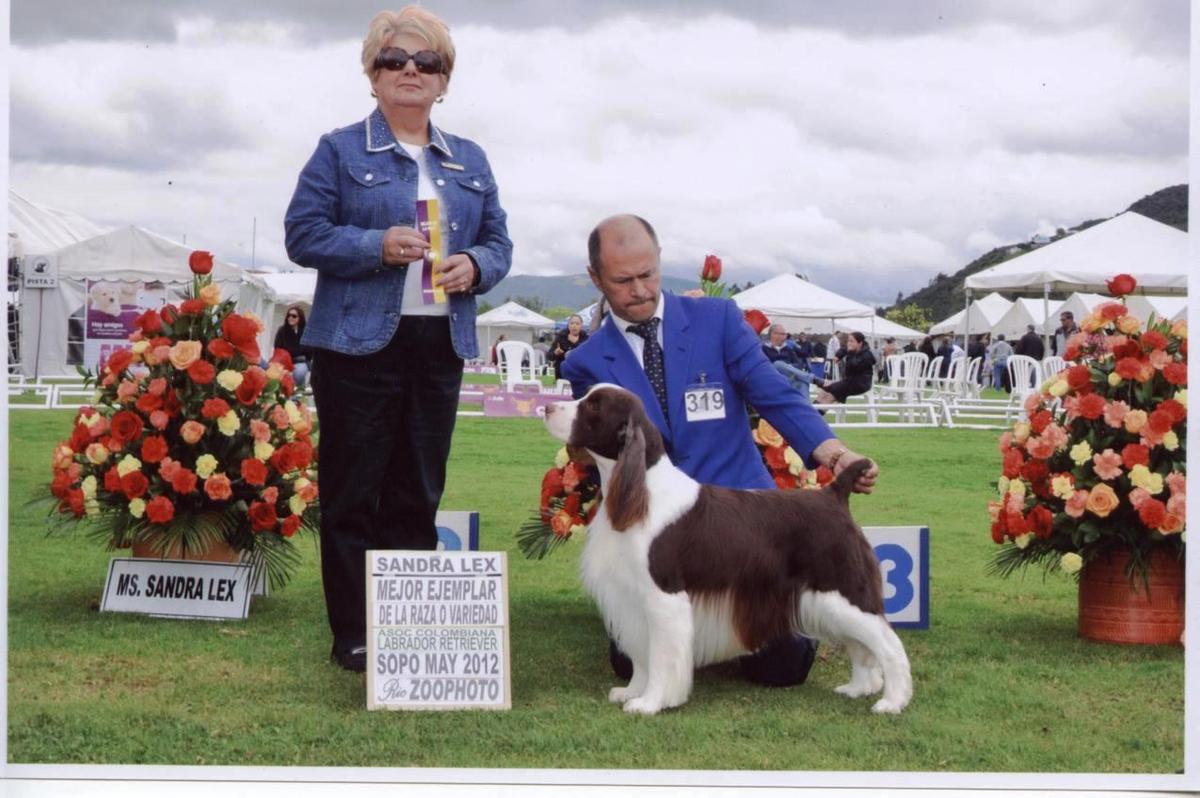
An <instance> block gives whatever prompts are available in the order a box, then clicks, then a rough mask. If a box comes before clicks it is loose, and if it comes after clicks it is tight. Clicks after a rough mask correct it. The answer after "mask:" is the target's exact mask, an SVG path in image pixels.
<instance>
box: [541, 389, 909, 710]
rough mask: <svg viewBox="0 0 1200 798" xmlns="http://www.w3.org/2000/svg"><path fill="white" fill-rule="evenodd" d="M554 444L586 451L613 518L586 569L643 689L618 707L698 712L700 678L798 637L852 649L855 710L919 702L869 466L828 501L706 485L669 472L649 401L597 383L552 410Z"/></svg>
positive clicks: (813, 493)
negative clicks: (888, 606) (888, 597)
mask: <svg viewBox="0 0 1200 798" xmlns="http://www.w3.org/2000/svg"><path fill="white" fill-rule="evenodd" d="M545 423H546V427H547V429H548V430H549V432H550V434H551V435H553V436H554V437H555V438H558V439H559V440H561V441H564V442H565V443H566V444H567V445H568V446H569V447H574V448H577V449H578V448H582V449H586V450H587V451H588V452H589V453H590V454H591V455H592V457H593V458H594V459H595V461H596V464H597V466H598V467H599V470H600V484H601V489H602V492H603V495H604V500H603V507H602V509H601V510H600V512H598V513H597V514H596V517H595V519H594V520H593V521H592V525H591V527H590V528H589V529H588V536H587V543H586V546H585V548H584V551H583V555H582V561H581V565H580V569H581V572H582V579H583V583H584V586H585V587H586V588H587V590H588V591H589V592H590V593H591V594H592V597H593V598H594V599H595V600H596V603H597V604H598V605H599V608H600V612H601V614H602V615H603V617H604V621H605V624H606V625H607V627H608V631H609V634H610V635H611V636H612V638H613V639H614V640H615V641H616V642H617V644H618V645H619V646H620V647H621V649H622V650H623V651H625V652H626V653H627V654H629V657H630V659H632V660H633V678H632V679H631V680H630V682H629V685H628V686H626V687H615V688H613V689H612V690H611V691H610V692H609V694H608V698H609V700H610V701H612V702H614V703H621V704H623V705H624V709H625V711H626V712H633V713H640V714H646V715H653V714H655V713H657V712H658V711H660V710H662V709H667V708H670V707H676V706H680V705H682V704H683V703H685V702H686V701H687V700H688V695H689V694H690V693H691V689H692V672H693V669H694V668H697V667H700V666H702V665H707V664H710V663H713V662H721V661H724V660H728V659H732V658H734V657H738V656H741V655H743V654H747V653H750V652H752V651H754V650H756V649H758V648H759V647H760V646H762V645H764V644H765V643H767V642H768V641H771V640H775V639H777V638H779V637H782V636H784V635H787V634H794V633H800V634H805V635H808V636H810V637H815V638H817V639H819V640H825V641H830V642H833V643H840V644H842V645H843V646H845V648H846V651H847V653H848V655H849V657H850V662H851V664H852V671H851V675H850V681H849V682H847V683H846V684H843V685H842V686H840V687H838V688H836V691H837V692H839V693H841V694H843V695H846V696H850V697H852V698H857V697H860V696H866V695H871V694H873V693H877V692H879V690H881V689H882V690H883V696H882V698H880V699H879V700H878V701H876V702H875V704H874V706H873V707H872V710H873V711H875V712H889V713H898V712H900V711H901V710H903V709H904V707H905V706H906V705H907V704H908V702H909V699H910V698H911V697H912V677H911V674H910V671H909V664H908V657H907V655H906V654H905V652H904V646H903V644H901V642H900V638H899V637H897V636H896V633H895V632H893V631H892V628H891V626H889V625H888V622H887V621H886V620H885V619H884V617H883V588H882V583H881V578H880V573H879V564H878V562H877V560H876V558H875V554H874V552H873V551H872V550H871V545H870V544H869V543H868V542H867V539H866V537H864V536H863V533H862V530H861V529H860V528H859V527H858V525H857V524H855V523H854V519H853V518H851V516H850V506H849V500H848V496H849V493H850V489H851V487H852V486H853V484H854V481H855V480H856V479H857V478H858V476H859V474H860V473H861V472H862V471H863V469H865V468H867V467H869V465H870V461H868V460H865V459H864V460H861V461H859V462H856V463H852V464H851V465H850V466H849V467H848V468H846V469H845V470H844V471H842V473H841V474H840V475H839V476H838V478H837V479H836V480H835V481H834V483H833V484H832V485H831V486H829V487H828V488H826V489H824V490H731V489H728V488H722V487H717V486H713V485H701V484H699V483H697V482H696V481H695V480H693V479H692V478H690V477H689V476H688V475H686V474H684V473H683V472H682V471H680V470H679V469H678V468H676V467H675V466H674V465H672V464H671V461H670V460H669V459H668V458H667V457H666V456H665V453H664V448H663V442H662V436H661V435H660V434H659V432H658V430H657V429H656V428H655V427H654V425H653V424H652V423H651V422H650V420H649V419H648V418H647V416H646V413H645V410H644V409H643V408H642V403H641V400H639V399H638V398H637V397H636V396H635V395H634V394H632V393H630V392H629V391H626V390H625V389H623V388H619V387H617V386H615V385H597V386H595V387H593V388H592V390H590V391H589V392H588V394H587V395H586V396H585V397H584V398H582V399H580V400H578V401H575V402H558V403H555V404H552V405H548V406H547V407H546V422H545Z"/></svg>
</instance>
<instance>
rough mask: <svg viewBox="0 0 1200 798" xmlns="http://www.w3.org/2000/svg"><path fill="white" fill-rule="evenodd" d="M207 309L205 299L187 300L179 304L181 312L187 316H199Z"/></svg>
mask: <svg viewBox="0 0 1200 798" xmlns="http://www.w3.org/2000/svg"><path fill="white" fill-rule="evenodd" d="M205 307H207V306H206V305H205V304H204V300H203V299H185V300H183V301H182V302H180V303H179V312H180V313H181V314H183V315H185V316H199V315H200V314H201V313H203V312H204V308H205Z"/></svg>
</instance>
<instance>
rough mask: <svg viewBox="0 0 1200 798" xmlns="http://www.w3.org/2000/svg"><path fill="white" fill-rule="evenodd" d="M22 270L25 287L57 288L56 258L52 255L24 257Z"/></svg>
mask: <svg viewBox="0 0 1200 798" xmlns="http://www.w3.org/2000/svg"><path fill="white" fill-rule="evenodd" d="M22 271H23V272H24V278H25V287H26V288H58V258H56V257H54V256H52V255H34V256H33V257H29V258H26V259H25V263H24V266H23V268H22Z"/></svg>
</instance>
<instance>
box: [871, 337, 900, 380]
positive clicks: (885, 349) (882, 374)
mask: <svg viewBox="0 0 1200 798" xmlns="http://www.w3.org/2000/svg"><path fill="white" fill-rule="evenodd" d="M898 354H900V347H898V346H896V339H895V338H885V339H884V341H883V346H881V347H880V348H879V355H878V357H877V358H876V360H877V361H878V363H877V365H878V368H879V379H880V380H886V379H887V376H888V373H887V359H888V358H889V357H891V356H892V355H898Z"/></svg>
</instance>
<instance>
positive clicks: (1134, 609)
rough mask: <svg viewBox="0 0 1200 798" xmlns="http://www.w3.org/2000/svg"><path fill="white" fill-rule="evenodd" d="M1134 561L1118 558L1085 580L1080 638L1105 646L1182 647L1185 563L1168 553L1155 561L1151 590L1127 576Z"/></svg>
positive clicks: (1100, 563)
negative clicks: (1180, 644) (1108, 644)
mask: <svg viewBox="0 0 1200 798" xmlns="http://www.w3.org/2000/svg"><path fill="white" fill-rule="evenodd" d="M1128 562H1129V555H1128V554H1125V553H1123V552H1120V553H1117V552H1114V553H1112V554H1111V555H1110V556H1109V557H1101V558H1099V559H1096V560H1093V561H1092V562H1089V563H1088V564H1087V565H1085V566H1084V568H1083V571H1082V572H1081V573H1080V575H1079V636H1080V637H1083V638H1086V639H1088V640H1097V641H1100V642H1104V643H1143V644H1152V645H1153V644H1163V643H1174V644H1178V643H1179V641H1180V635H1181V634H1182V633H1183V614H1184V588H1183V584H1184V583H1183V563H1182V562H1180V561H1179V560H1177V559H1176V558H1175V556H1174V555H1173V554H1170V553H1168V552H1166V551H1163V550H1162V549H1158V550H1156V551H1155V552H1154V553H1153V554H1152V555H1151V557H1150V570H1149V574H1148V577H1149V586H1150V590H1149V592H1147V590H1146V584H1145V583H1144V582H1143V581H1142V578H1141V577H1140V576H1138V575H1135V578H1134V581H1133V583H1132V584H1131V583H1130V581H1129V577H1128V576H1126V575H1125V567H1126V565H1127V564H1128Z"/></svg>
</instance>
